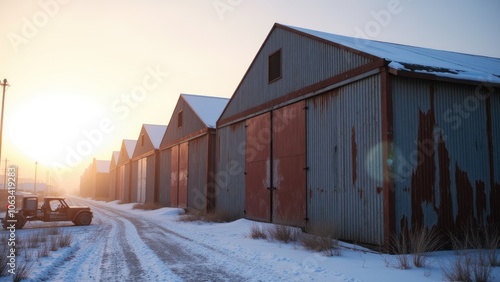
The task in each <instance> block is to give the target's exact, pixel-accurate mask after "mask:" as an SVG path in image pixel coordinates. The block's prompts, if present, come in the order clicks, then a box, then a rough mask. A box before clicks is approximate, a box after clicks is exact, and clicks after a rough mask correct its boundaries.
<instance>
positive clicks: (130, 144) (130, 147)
mask: <svg viewBox="0 0 500 282" xmlns="http://www.w3.org/2000/svg"><path fill="white" fill-rule="evenodd" d="M123 143H125V150H127V155H128V158H129V159H131V158H132V156H133V155H134V150H135V144H136V143H137V140H130V139H123Z"/></svg>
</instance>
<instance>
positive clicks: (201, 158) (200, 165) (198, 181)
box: [187, 135, 208, 212]
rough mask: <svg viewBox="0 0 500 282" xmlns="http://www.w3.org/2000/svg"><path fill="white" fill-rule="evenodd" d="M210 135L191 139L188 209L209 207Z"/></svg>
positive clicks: (201, 209) (203, 209)
mask: <svg viewBox="0 0 500 282" xmlns="http://www.w3.org/2000/svg"><path fill="white" fill-rule="evenodd" d="M207 150H208V135H203V136H202V137H200V138H196V139H193V140H191V141H189V156H188V158H189V160H188V164H189V168H188V176H189V177H188V188H187V193H188V195H187V206H188V209H194V210H198V211H202V212H204V211H206V209H207V196H208V195H207V188H208V187H207V178H208V175H207V170H208V161H207V160H208V154H207V153H208V152H207Z"/></svg>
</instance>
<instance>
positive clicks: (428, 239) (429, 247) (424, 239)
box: [409, 227, 443, 267]
mask: <svg viewBox="0 0 500 282" xmlns="http://www.w3.org/2000/svg"><path fill="white" fill-rule="evenodd" d="M409 241H410V242H409V243H410V252H411V257H412V262H413V265H414V266H415V267H425V266H426V265H427V257H426V256H425V255H424V253H428V252H433V251H435V250H437V249H439V248H440V247H442V245H443V244H442V243H441V242H442V240H441V237H440V236H439V235H438V233H437V232H436V231H435V229H428V228H425V227H421V228H415V229H413V230H412V231H411V232H410V235H409Z"/></svg>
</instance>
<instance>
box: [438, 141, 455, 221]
mask: <svg viewBox="0 0 500 282" xmlns="http://www.w3.org/2000/svg"><path fill="white" fill-rule="evenodd" d="M438 159H439V198H440V199H441V203H440V205H439V209H438V211H437V213H438V227H439V228H442V229H443V230H444V229H451V228H452V227H453V226H454V221H453V200H452V195H451V176H450V156H449V153H448V149H447V148H446V144H445V143H444V140H443V134H442V132H441V133H440V135H439V142H438Z"/></svg>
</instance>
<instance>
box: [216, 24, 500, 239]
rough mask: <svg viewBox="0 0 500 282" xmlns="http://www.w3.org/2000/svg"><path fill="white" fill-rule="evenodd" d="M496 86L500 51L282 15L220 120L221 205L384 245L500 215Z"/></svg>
mask: <svg viewBox="0 0 500 282" xmlns="http://www.w3.org/2000/svg"><path fill="white" fill-rule="evenodd" d="M499 86H500V59H498V58H487V57H481V56H473V55H466V54H458V53H453V52H445V51H439V50H431V49H426V48H418V47H411V46H404V45H398V44H391V43H383V42H376V41H369V40H363V39H359V38H350V37H344V36H338V35H333V34H328V33H323V32H318V31H312V30H306V29H302V28H296V27H290V26H284V25H280V24H275V25H274V27H273V28H272V30H271V32H270V33H269V35H268V36H267V38H266V39H265V41H264V43H263V45H262V46H261V48H260V50H259V51H258V53H257V55H256V57H255V58H254V60H253V62H252V63H251V65H250V67H249V68H248V70H247V72H246V74H245V76H244V77H243V79H242V81H241V82H240V84H239V86H238V87H237V89H236V91H235V93H234V94H233V96H232V98H231V100H230V101H229V103H228V105H227V107H226V108H225V110H224V112H223V113H222V115H221V117H220V119H219V120H218V122H217V167H218V172H217V175H216V186H215V187H216V191H215V194H216V196H217V197H216V202H217V206H216V210H217V211H218V212H222V213H230V214H231V215H232V216H233V217H235V218H236V217H242V216H244V217H246V218H249V219H254V220H260V221H266V222H275V223H282V224H287V225H294V226H300V227H305V228H307V229H309V230H315V229H317V228H322V229H324V228H329V229H330V228H332V229H336V230H338V232H339V237H340V238H341V239H345V240H353V241H357V242H363V243H370V244H377V245H378V244H380V245H382V244H384V243H386V242H387V241H386V240H387V239H388V237H389V236H390V235H391V234H394V233H396V234H397V233H399V232H401V231H402V230H405V229H407V228H410V227H411V226H414V227H418V226H427V227H431V226H436V227H438V228H442V229H453V228H454V227H457V226H459V225H461V224H463V223H465V222H466V221H467V220H470V219H472V220H473V221H474V222H476V223H480V224H486V223H493V222H498V221H499V220H500V205H499V203H500V170H499V169H498V167H499V166H500V150H498V148H500V111H499V109H500V93H499ZM495 166H496V167H497V169H495Z"/></svg>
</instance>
